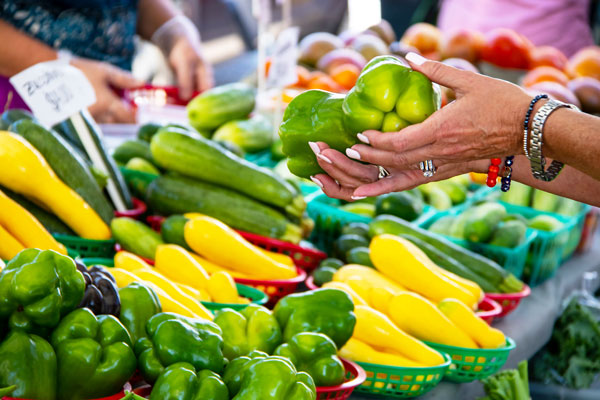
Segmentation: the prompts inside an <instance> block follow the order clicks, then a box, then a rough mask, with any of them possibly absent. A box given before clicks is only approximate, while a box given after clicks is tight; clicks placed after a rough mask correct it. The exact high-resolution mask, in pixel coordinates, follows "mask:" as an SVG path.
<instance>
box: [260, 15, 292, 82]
mask: <svg viewBox="0 0 600 400" xmlns="http://www.w3.org/2000/svg"><path fill="white" fill-rule="evenodd" d="M299 35H300V29H299V28H298V27H296V26H292V27H289V28H286V29H284V30H283V31H282V32H281V33H280V34H279V36H278V37H277V40H276V41H275V46H274V48H273V52H272V56H271V60H272V61H271V67H270V69H269V77H268V78H267V87H269V88H283V87H286V86H288V85H293V84H294V83H296V82H297V80H298V74H297V72H296V60H297V58H298V37H299Z"/></svg>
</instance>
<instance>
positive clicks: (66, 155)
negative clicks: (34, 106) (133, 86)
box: [11, 119, 114, 224]
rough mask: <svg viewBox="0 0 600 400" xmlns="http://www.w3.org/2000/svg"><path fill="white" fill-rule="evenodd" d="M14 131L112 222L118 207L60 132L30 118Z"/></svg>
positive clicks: (15, 125)
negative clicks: (112, 204)
mask: <svg viewBox="0 0 600 400" xmlns="http://www.w3.org/2000/svg"><path fill="white" fill-rule="evenodd" d="M11 130H12V131H13V132H15V133H17V134H19V135H21V136H23V138H25V139H26V140H27V141H28V142H29V143H31V145H32V146H33V147H35V148H36V149H37V150H38V151H39V152H40V153H41V154H42V155H43V156H44V158H45V159H46V161H47V162H48V164H50V167H52V169H53V170H54V172H55V173H56V175H57V176H58V177H59V178H60V179H61V180H62V181H63V182H64V183H65V184H67V186H69V187H70V188H71V189H73V190H74V191H75V192H77V194H79V195H80V196H81V197H82V198H83V200H85V202H86V203H88V204H89V205H90V207H92V208H93V209H94V211H96V213H98V215H99V216H100V218H102V220H103V221H104V222H105V223H106V224H110V221H111V220H112V218H113V217H114V209H113V208H112V206H111V204H110V203H109V201H108V200H107V199H106V197H104V193H102V189H101V188H100V186H99V185H98V182H97V181H96V179H95V178H94V176H93V175H92V173H91V171H90V169H89V167H88V165H87V163H86V162H85V161H84V160H83V159H81V158H80V157H79V156H78V154H77V152H76V151H74V150H73V147H72V146H71V145H70V144H69V143H68V142H67V141H66V140H64V139H63V138H61V137H60V136H59V135H58V134H57V133H56V132H54V131H51V130H50V131H49V130H47V129H45V128H44V127H43V126H41V125H39V124H37V123H35V122H34V121H32V120H27V119H22V120H20V121H17V122H15V123H14V124H13V125H11Z"/></svg>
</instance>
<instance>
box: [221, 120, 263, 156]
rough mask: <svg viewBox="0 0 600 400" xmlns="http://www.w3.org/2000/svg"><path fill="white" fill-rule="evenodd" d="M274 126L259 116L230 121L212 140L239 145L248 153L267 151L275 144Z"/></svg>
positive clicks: (222, 126)
mask: <svg viewBox="0 0 600 400" xmlns="http://www.w3.org/2000/svg"><path fill="white" fill-rule="evenodd" d="M273 132H274V129H273V124H272V123H271V121H269V120H268V119H267V118H265V117H264V116H262V115H260V114H257V115H254V116H253V117H251V118H248V119H242V120H236V121H229V122H227V123H225V124H223V125H221V126H220V127H219V129H217V130H216V131H215V133H214V134H213V137H212V139H213V140H217V141H222V142H229V143H233V144H235V145H237V146H238V147H240V148H241V149H242V150H244V151H245V152H248V153H256V152H259V151H262V150H266V149H268V148H269V147H271V144H272V143H273Z"/></svg>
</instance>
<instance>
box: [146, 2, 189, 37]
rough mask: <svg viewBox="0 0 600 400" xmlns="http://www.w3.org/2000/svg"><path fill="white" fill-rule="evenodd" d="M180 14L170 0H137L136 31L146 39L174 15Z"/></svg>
mask: <svg viewBox="0 0 600 400" xmlns="http://www.w3.org/2000/svg"><path fill="white" fill-rule="evenodd" d="M178 14H181V13H180V12H179V11H178V10H177V8H175V6H174V5H173V3H172V2H171V1H170V0H139V3H138V19H137V33H138V34H139V35H140V36H141V37H142V38H143V39H146V40H150V38H152V34H153V33H154V32H156V30H157V29H158V28H160V26H161V25H162V24H164V23H165V22H167V21H168V20H170V19H171V18H173V17H174V16H176V15H178Z"/></svg>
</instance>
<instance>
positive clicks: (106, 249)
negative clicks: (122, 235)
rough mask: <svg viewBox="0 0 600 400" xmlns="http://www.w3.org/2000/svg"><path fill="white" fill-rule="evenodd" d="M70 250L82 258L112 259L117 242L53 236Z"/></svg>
mask: <svg viewBox="0 0 600 400" xmlns="http://www.w3.org/2000/svg"><path fill="white" fill-rule="evenodd" d="M52 236H54V238H55V239H56V240H57V241H59V242H60V243H62V244H64V245H65V246H66V247H67V248H68V249H71V250H73V251H75V252H76V253H77V254H79V256H80V257H82V258H89V257H100V258H110V257H112V256H114V255H115V243H116V242H115V241H114V240H113V239H108V240H92V239H83V238H80V237H78V236H70V235H59V234H55V235H52Z"/></svg>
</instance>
